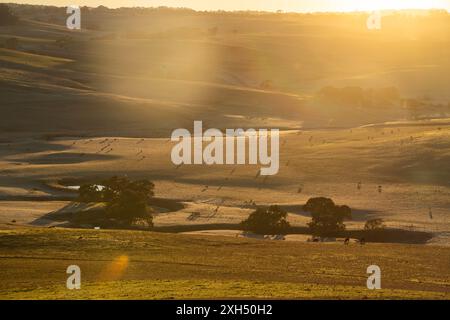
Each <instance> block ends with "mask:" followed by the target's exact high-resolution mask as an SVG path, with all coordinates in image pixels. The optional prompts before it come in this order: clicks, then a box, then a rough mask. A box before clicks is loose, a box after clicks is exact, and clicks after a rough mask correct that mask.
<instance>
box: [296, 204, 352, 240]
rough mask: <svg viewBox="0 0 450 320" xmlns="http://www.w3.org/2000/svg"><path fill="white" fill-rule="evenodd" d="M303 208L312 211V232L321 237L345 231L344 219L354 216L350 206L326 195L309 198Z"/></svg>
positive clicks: (310, 225)
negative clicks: (339, 203) (340, 203)
mask: <svg viewBox="0 0 450 320" xmlns="http://www.w3.org/2000/svg"><path fill="white" fill-rule="evenodd" d="M303 210H304V211H306V212H309V213H311V217H312V221H311V222H310V223H309V224H308V226H309V228H310V229H311V232H312V234H313V235H316V236H321V237H327V236H335V235H336V233H338V232H340V231H344V230H345V224H344V220H345V219H351V218H352V211H351V209H350V208H349V207H348V206H346V205H343V206H338V205H336V204H335V203H334V202H333V200H331V199H329V198H324V197H318V198H311V199H309V200H308V202H307V203H306V204H305V205H304V206H303Z"/></svg>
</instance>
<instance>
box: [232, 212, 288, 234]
mask: <svg viewBox="0 0 450 320" xmlns="http://www.w3.org/2000/svg"><path fill="white" fill-rule="evenodd" d="M286 217H287V213H286V212H285V211H284V210H282V209H281V208H280V207H278V206H270V207H268V208H258V209H256V210H255V211H254V212H253V213H251V214H250V215H249V217H248V218H247V219H246V220H244V221H242V222H241V226H242V228H243V230H244V231H251V232H254V233H256V234H286V232H287V230H288V229H289V227H290V224H289V222H287V221H286Z"/></svg>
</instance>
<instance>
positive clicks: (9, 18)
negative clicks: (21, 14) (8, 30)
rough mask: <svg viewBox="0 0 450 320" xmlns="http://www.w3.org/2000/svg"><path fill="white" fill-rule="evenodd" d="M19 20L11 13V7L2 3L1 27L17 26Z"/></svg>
mask: <svg viewBox="0 0 450 320" xmlns="http://www.w3.org/2000/svg"><path fill="white" fill-rule="evenodd" d="M17 21H19V19H18V18H17V17H16V16H15V15H14V14H13V13H12V12H11V10H10V9H9V7H8V6H7V5H6V4H4V3H0V26H9V25H13V24H16V23H17Z"/></svg>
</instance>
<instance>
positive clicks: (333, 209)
mask: <svg viewBox="0 0 450 320" xmlns="http://www.w3.org/2000/svg"><path fill="white" fill-rule="evenodd" d="M303 210H304V211H306V212H309V213H311V216H312V220H311V222H310V223H309V224H308V226H309V228H310V229H311V233H312V234H313V235H315V236H321V237H327V236H335V235H336V234H337V233H339V232H341V231H344V230H345V224H344V220H345V219H351V217H352V211H351V209H350V208H349V207H348V206H346V205H343V206H338V205H336V204H335V203H334V202H333V200H331V199H329V198H323V197H319V198H311V199H309V200H308V202H307V203H306V204H305V205H304V206H303ZM286 218H287V213H286V211H284V210H283V209H281V208H280V207H278V206H276V205H273V206H270V207H268V208H262V207H260V208H258V209H256V210H255V211H254V212H253V213H251V214H250V215H249V217H248V218H247V219H246V220H244V221H242V222H241V227H242V229H243V230H244V231H251V232H253V233H256V234H286V233H287V232H288V230H289V228H290V224H289V222H288V221H287V220H286ZM369 226H370V227H374V228H377V227H378V226H379V225H378V222H377V221H373V223H372V224H369Z"/></svg>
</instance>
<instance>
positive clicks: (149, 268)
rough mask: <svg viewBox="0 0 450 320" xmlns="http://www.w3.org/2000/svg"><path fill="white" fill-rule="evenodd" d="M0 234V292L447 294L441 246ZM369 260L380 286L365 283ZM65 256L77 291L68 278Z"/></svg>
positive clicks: (97, 295)
mask: <svg viewBox="0 0 450 320" xmlns="http://www.w3.org/2000/svg"><path fill="white" fill-rule="evenodd" d="M0 243H1V247H0V268H1V270H2V272H1V274H0V298H1V299H102V298H107V299H180V298H269V299H270V298H294V299H296V298H298V299H316V298H330V299H398V298H406V299H450V293H449V292H450V270H449V268H448V262H449V260H450V248H445V247H427V246H415V245H388V244H383V245H381V244H368V245H365V246H360V245H356V244H352V245H350V246H344V245H342V244H336V243H334V244H333V243H330V244H314V243H300V242H298V243H294V242H279V241H258V240H251V239H237V238H236V239H234V238H226V237H211V236H209V237H208V236H193V235H177V234H160V233H152V232H137V231H106V230H76V229H72V230H68V229H58V228H56V229H55V228H52V229H48V228H33V229H15V230H3V231H1V232H0ZM372 264H376V265H378V266H380V268H381V270H382V290H377V291H371V290H368V289H366V280H367V276H368V275H366V268H367V267H368V266H369V265H372ZM69 265H78V266H79V267H80V268H81V274H82V280H81V281H82V285H81V289H80V290H76V291H71V290H68V289H66V287H65V282H66V278H67V276H68V275H66V273H65V271H66V268H67V267H68V266H69ZM331 283H332V284H331Z"/></svg>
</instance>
